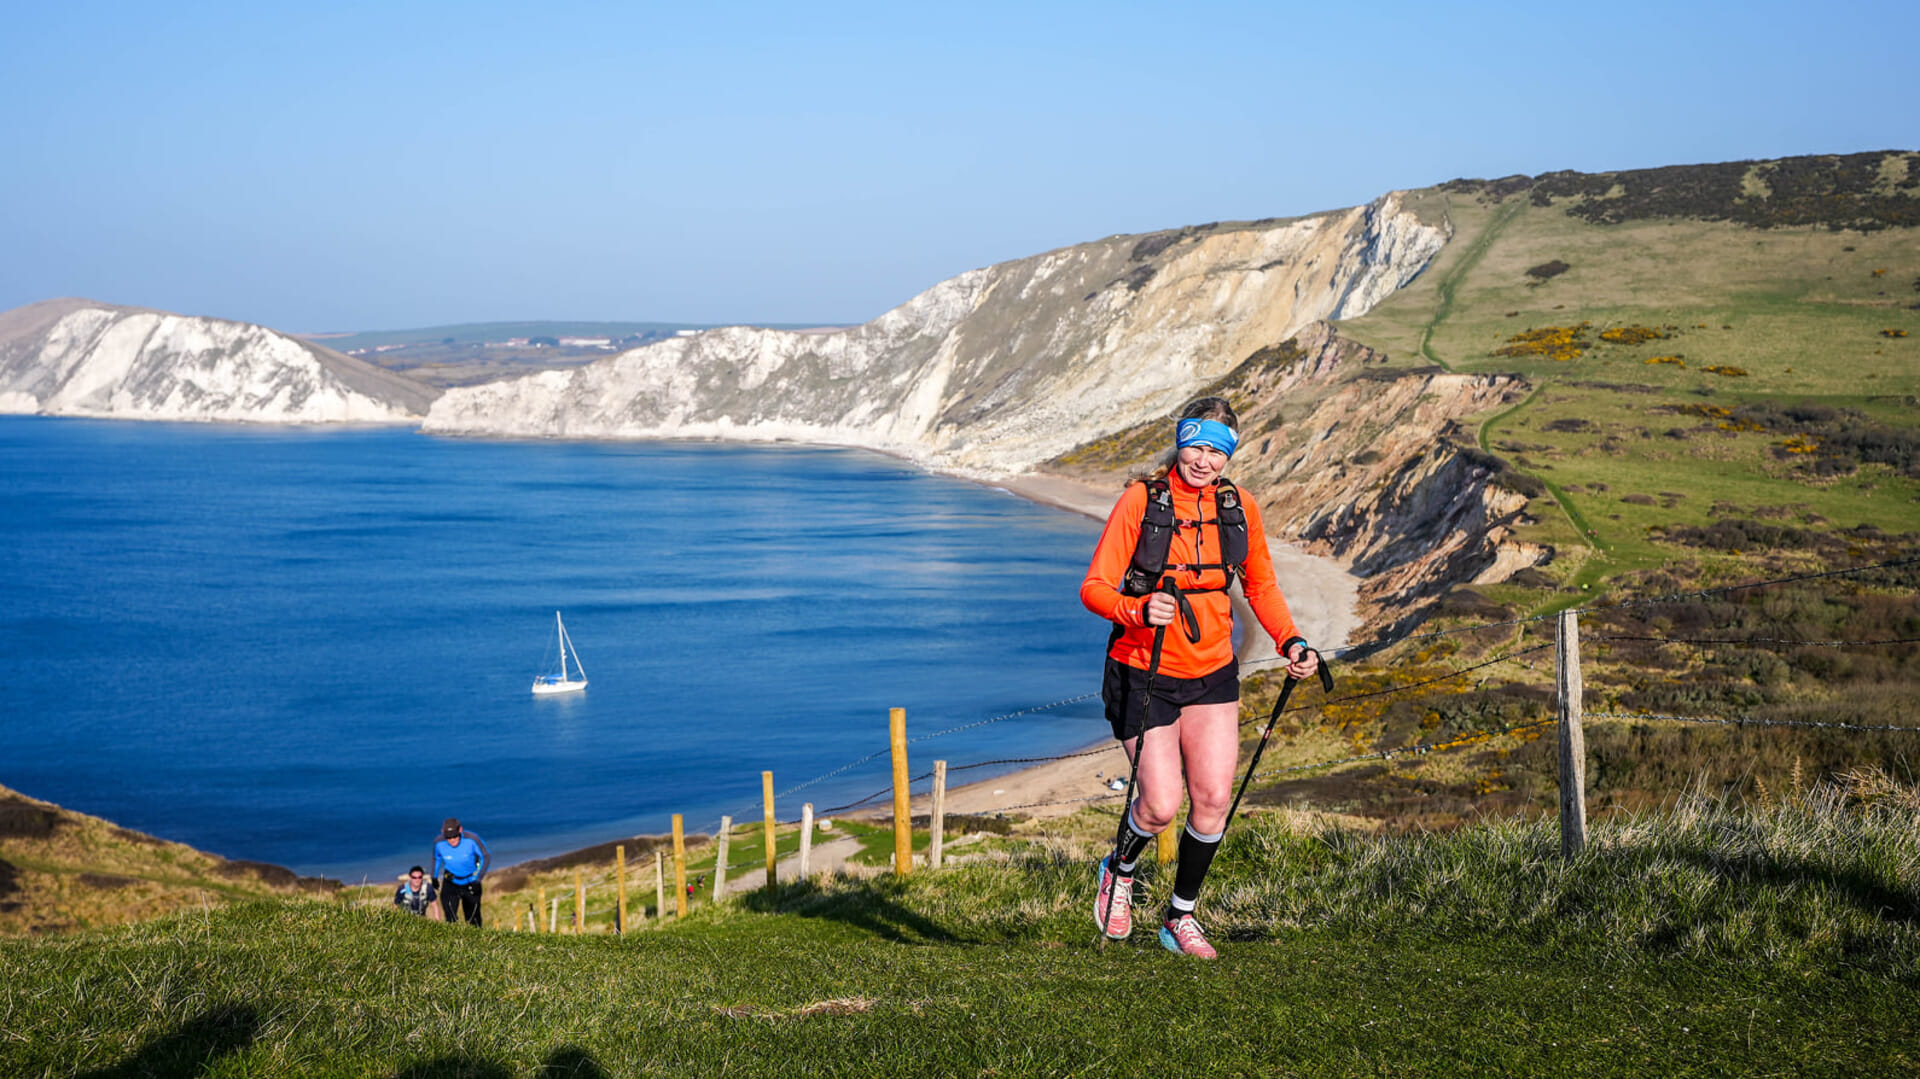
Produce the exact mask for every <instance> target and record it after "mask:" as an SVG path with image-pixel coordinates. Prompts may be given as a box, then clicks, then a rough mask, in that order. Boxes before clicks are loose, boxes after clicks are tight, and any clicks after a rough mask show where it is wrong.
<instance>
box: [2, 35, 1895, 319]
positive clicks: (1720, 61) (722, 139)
mask: <svg viewBox="0 0 1920 1079" xmlns="http://www.w3.org/2000/svg"><path fill="white" fill-rule="evenodd" d="M1175 7H1176V5H1171V4H1168V5H1130V4H1119V3H1105V4H1097V5H1096V4H1084V5H1082V4H1052V5H1014V4H1007V5H1001V4H990V3H989V4H970V5H925V4H889V5H858V4H832V5H818V6H803V5H793V4H780V5H759V4H725V3H712V4H705V5H687V4H679V5H673V6H671V7H665V6H663V7H658V8H656V7H654V6H651V5H646V4H605V5H599V4H568V3H550V4H543V5H520V4H513V5H509V4H489V3H467V4H444V5H441V4H391V5H390V4H364V5H362V4H329V5H313V6H311V7H309V8H306V9H304V10H300V9H295V8H293V7H292V6H291V5H271V4H269V5H258V4H246V5H242V4H190V3H188V4H180V5H163V4H131V3H128V4H114V3H93V4H37V5H31V6H29V5H25V4H19V3H16V4H10V5H8V6H7V8H6V9H4V10H3V11H0V309H5V308H9V307H13V306H17V305H19V304H23V303H29V302H32V301H34V300H40V299H47V298H50V297H54V296H68V295H79V296H88V297H92V298H95V299H99V300H107V301H112V302H116V303H124V304H135V305H140V306H147V307H157V308H162V309H166V310H174V311H181V312H185V313H191V314H206V315H217V316H221V317H226V318H236V319H244V320H247V321H253V322H261V323H265V324H267V325H270V326H274V327H277V328H280V329H285V330H292V331H317V330H336V329H339V330H344V329H380V328H398V327H406V326H421V325H431V324H438V323H449V322H467V321H490V320H506V319H529V318H556V319H660V320H671V321H688V322H820V323H839V322H858V321H863V320H865V319H868V318H871V317H873V316H874V315H877V314H879V313H880V312H881V311H883V310H885V309H887V308H888V307H891V306H893V305H894V304H897V303H899V302H902V301H904V300H905V299H907V298H908V297H909V296H911V295H913V294H914V293H916V292H918V291H920V290H921V289H923V288H925V287H927V286H928V285H931V284H933V283H934V282H936V281H939V280H941V279H943V278H946V277H949V276H952V275H953V274H955V273H959V272H961V271H963V270H966V269H969V268H971V267H975V266H982V265H986V264H989V263H993V262H998V261H1001V260H1004V259H1010V258H1017V257H1020V256H1023V255H1029V254H1033V253H1036V252H1039V251H1044V250H1047V249H1049V248H1053V247H1059V246H1063V245H1066V244H1072V243H1078V242H1081V241H1084V240H1090V239H1096V238H1098V237H1101V236H1106V235H1110V234H1113V233H1119V232H1143V231H1148V230H1152V229H1158V228H1167V227H1171V226H1178V225H1183V224H1192V223H1198V222H1204V221H1213V220H1231V219H1241V218H1258V217H1271V216H1287V215H1295V214H1302V213H1310V212H1312V211H1315V210H1321V209H1328V208H1333V207H1339V206H1348V205H1354V204H1357V203H1361V202H1365V201H1367V200H1369V199H1371V198H1373V197H1375V196H1377V195H1378V194H1380V193H1381V192H1384V191H1387V190H1390V189H1393V188H1400V187H1418V186H1424V185H1427V184H1432V183H1438V182H1440V181H1443V180H1447V179H1450V178H1453V177H1456V176H1500V175H1505V174H1509V173H1514V172H1527V173H1538V172H1543V171H1548V170H1552V169H1563V168H1572V169H1582V170H1601V169H1620V168H1635V167H1643V166H1651V165H1663V164H1676V163H1686V162H1698V161H1721V160H1732V159H1740V158H1753V157H1775V156H1784V155H1790V154H1803V153H1829V152H1850V151H1857V150H1871V149H1889V148H1916V147H1920V90H1916V83H1915V81H1914V78H1913V72H1914V71H1915V70H1917V69H1920V53H1916V50H1917V49H1920V44H1917V43H1920V4H1914V3H1911V2H1910V0H1909V2H1902V3H1894V2H1886V3H1846V2H1840V3H1829V4H1823V5H1806V4H1778V3H1767V2H1761V3H1741V4H1731V3H1728V4H1710V5H1709V4H1698V5H1687V4H1642V3H1635V2H1625V3H1615V4H1611V5H1580V6H1578V9H1577V10H1573V11H1559V10H1554V9H1555V8H1558V7H1561V5H1549V4H1540V3H1530V4H1525V5H1512V6H1506V5H1500V6H1478V7H1475V6H1465V5H1442V4H1433V3H1419V4H1415V3H1399V2H1386V3H1377V4H1374V5H1370V6H1358V5H1337V4H1326V3H1320V4H1313V5H1293V4H1236V3H1212V4H1209V3H1189V4H1182V5H1178V6H1177V10H1174V9H1175Z"/></svg>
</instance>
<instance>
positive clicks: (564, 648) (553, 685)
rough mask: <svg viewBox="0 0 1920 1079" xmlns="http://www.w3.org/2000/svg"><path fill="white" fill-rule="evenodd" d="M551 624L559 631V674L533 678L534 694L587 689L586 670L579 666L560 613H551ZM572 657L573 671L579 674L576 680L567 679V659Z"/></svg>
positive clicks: (576, 654) (578, 659) (575, 691)
mask: <svg viewBox="0 0 1920 1079" xmlns="http://www.w3.org/2000/svg"><path fill="white" fill-rule="evenodd" d="M553 624H554V627H555V628H556V629H558V630H559V631H560V673H559V674H542V675H539V676H537V677H535V678H534V680H533V691H534V692H535V693H577V692H579V691H580V690H583V689H585V688H587V669H586V668H585V667H582V666H580V653H579V652H576V651H574V648H573V640H572V638H570V637H568V636H567V624H566V623H565V622H562V621H560V612H559V611H555V612H553ZM569 655H571V656H572V657H573V669H574V670H576V671H578V672H580V677H579V679H578V680H573V679H570V678H568V677H567V657H568V656H569Z"/></svg>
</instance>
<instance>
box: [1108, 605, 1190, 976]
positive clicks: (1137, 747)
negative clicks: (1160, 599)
mask: <svg viewBox="0 0 1920 1079" xmlns="http://www.w3.org/2000/svg"><path fill="white" fill-rule="evenodd" d="M1154 591H1155V592H1165V593H1167V594H1168V595H1171V596H1173V597H1174V601H1175V602H1176V603H1178V602H1179V599H1180V590H1179V589H1178V588H1176V587H1175V586H1174V583H1173V578H1172V577H1171V576H1168V577H1162V578H1160V585H1159V587H1157V588H1155V589H1154ZM1166 643H1167V627H1166V625H1165V624H1162V625H1158V626H1155V627H1153V657H1152V658H1151V659H1149V660H1148V661H1147V683H1146V691H1145V692H1144V693H1143V694H1141V700H1140V736H1139V737H1138V738H1135V739H1134V741H1133V761H1132V767H1130V768H1129V769H1128V770H1127V793H1126V796H1125V797H1124V798H1123V799H1122V800H1121V802H1120V823H1119V824H1117V825H1115V826H1114V832H1113V852H1112V853H1111V854H1109V855H1107V875H1108V877H1109V879H1111V880H1112V882H1113V883H1112V884H1111V885H1109V886H1108V888H1107V905H1106V907H1105V908H1104V909H1102V910H1101V911H1100V947H1102V948H1105V947H1106V946H1107V941H1109V940H1111V939H1113V938H1111V937H1109V936H1107V919H1109V918H1111V917H1113V893H1114V892H1116V891H1118V890H1119V887H1118V885H1119V883H1120V866H1119V863H1117V862H1115V861H1114V860H1113V856H1114V855H1115V854H1118V853H1120V844H1121V843H1123V842H1125V840H1126V838H1127V818H1128V817H1130V816H1132V815H1133V787H1134V784H1135V783H1136V782H1138V781H1139V779H1140V752H1141V750H1144V749H1145V748H1146V747H1147V721H1148V720H1149V719H1151V718H1152V715H1153V678H1154V675H1156V674H1159V673H1160V650H1161V649H1162V648H1163V647H1164V646H1165V645H1166ZM1121 733H1122V734H1124V733H1126V731H1125V728H1124V727H1123V728H1122V729H1121ZM1120 744H1121V746H1122V747H1123V748H1124V747H1125V746H1126V740H1125V739H1124V738H1123V739H1121V742H1120ZM1129 898H1131V897H1129Z"/></svg>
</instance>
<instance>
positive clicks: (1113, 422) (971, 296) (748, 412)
mask: <svg viewBox="0 0 1920 1079" xmlns="http://www.w3.org/2000/svg"><path fill="white" fill-rule="evenodd" d="M1445 240H1446V233H1445V231H1444V230H1443V228H1442V227H1440V226H1435V225H1431V224H1427V223H1424V222H1422V221H1420V220H1419V219H1418V218H1417V217H1416V216H1415V215H1414V214H1413V213H1412V212H1410V211H1408V210H1407V209H1405V208H1404V207H1403V205H1402V203H1401V200H1400V198H1399V197H1398V196H1397V195H1388V196H1385V197H1383V198H1381V199H1379V200H1377V201H1375V202H1374V203H1373V204H1371V205H1369V206H1365V207H1358V208H1355V209H1351V210H1345V211H1340V212H1337V213H1329V214H1322V215H1318V216H1314V217H1307V218H1300V219H1297V220H1285V221H1281V220H1275V221H1261V222H1252V223H1243V224H1223V225H1206V226H1200V227H1196V228H1187V229H1179V230H1174V231H1169V232H1161V233H1153V234H1150V235H1146V236H1120V237H1111V238H1109V239H1106V240H1101V241H1097V242H1094V243H1088V244H1081V245H1079V246H1076V247H1069V248H1063V249H1061V250H1058V251H1053V252H1049V253H1047V254H1043V255H1036V256H1033V257H1032V258H1026V259H1020V260H1017V261H1014V262H1008V263H1002V264H1000V265H997V266H991V267H987V268H985V269H981V270H973V271H969V272H968V273H964V274H961V275H960V276H958V277H955V278H953V279H951V280H948V281H944V282H941V283H940V284H938V285H936V286H934V287H933V288H931V289H928V290H927V291H926V292H923V293H921V294H920V295H919V296H916V297H914V298H913V299H912V300H910V301H908V302H907V303H905V304H903V305H901V306H900V307H898V308H895V309H894V310H892V311H889V312H887V313H886V314H884V315H882V316H880V317H879V318H877V319H875V320H873V321H872V322H869V323H867V324H866V325H863V326H859V327H856V328H854V329H851V330H844V331H835V332H830V333H793V332H783V331H774V330H756V329H747V328H734V329H725V330H714V331H709V332H707V333H702V334H698V335H695V336H692V337H687V338H680V339H676V340H672V341H666V342H661V343H658V344H654V345H649V346H646V347H644V348H640V349H635V350H633V351H631V352H627V353H624V354H622V355H620V356H617V357H613V358H610V359H607V360H604V361H600V362H598V363H595V364H591V365H588V366H586V367H582V368H577V369H574V370H571V371H547V372H543V373H541V374H537V375H531V376H528V377H526V378H520V379H514V380H509V381H502V382H495V383H490V384H487V385H483V386H474V387H465V388H457V389H452V390H449V391H447V392H446V393H445V394H444V395H442V396H441V397H440V398H439V399H438V400H437V401H435V402H434V405H433V407H432V409H431V410H430V411H429V413H428V416H427V419H426V423H425V425H424V426H425V428H426V429H427V430H429V431H436V432H445V433H458V434H477V435H506V436H514V437H529V436H531V437H563V438H586V437H590V438H649V437H652V438H725V439H744V440H794V441H805V442H823V443H835V444H842V445H853V446H863V447H867V448H871V449H877V450H882V451H885V452H889V453H895V454H899V455H901V456H905V457H908V458H910V459H913V460H916V461H920V462H922V463H925V464H927V465H930V466H933V467H936V468H943V469H948V470H952V471H957V472H962V473H967V474H974V475H996V474H1007V473H1012V472H1018V471H1020V470H1022V469H1025V468H1027V467H1028V466H1030V465H1032V464H1034V463H1035V462H1038V461H1043V460H1046V459H1047V458H1049V457H1052V456H1054V455H1056V454H1059V453H1061V452H1062V451H1065V450H1067V449H1069V448H1070V447H1073V446H1075V445H1077V444H1079V443H1082V442H1085V441H1087V440H1088V439H1090V438H1095V437H1097V436H1099V435H1102V434H1105V433H1107V432H1110V431H1113V430H1115V429H1119V428H1125V427H1128V426H1130V425H1132V424H1134V423H1137V422H1139V421H1140V420H1142V419H1144V418H1146V417H1149V416H1155V415H1159V414H1161V413H1164V412H1165V411H1166V410H1167V409H1169V408H1171V407H1173V406H1174V405H1176V404H1177V403H1178V402H1179V401H1180V400H1182V399H1184V398H1185V397H1186V396H1188V395H1189V394H1191V393H1192V391H1193V388H1194V387H1195V386H1197V385H1201V384H1204V383H1206V382H1208V381H1211V380H1213V379H1216V378H1218V377H1220V376H1221V375H1224V374H1225V373H1226V372H1227V371H1229V370H1230V369H1231V368H1232V367H1233V366H1234V365H1235V364H1236V363H1237V362H1238V361H1239V359H1240V358H1242V357H1244V356H1246V355H1247V354H1248V353H1250V352H1252V351H1254V350H1255V349H1257V348H1258V347H1260V346H1261V345H1263V344H1266V343H1268V342H1272V341H1279V340H1285V339H1287V338H1289V337H1291V336H1292V335H1293V334H1295V333H1296V332H1298V331H1299V330H1300V329H1302V328H1303V327H1306V326H1308V325H1310V324H1311V323H1313V322H1314V321H1315V320H1318V319H1326V318H1343V317H1351V316H1354V315H1357V314H1360V313H1362V312H1364V311H1365V310H1367V309H1368V308H1369V307H1371V306H1372V305H1373V304H1374V303H1376V302H1378V300H1379V299H1380V298H1382V297H1384V296H1386V295H1388V294H1390V293H1391V292H1393V291H1394V290H1395V289H1398V288H1400V287H1401V286H1403V285H1404V284H1405V283H1406V282H1408V281H1409V280H1411V279H1412V278H1413V277H1414V276H1415V275H1416V274H1418V273H1419V272H1420V271H1421V270H1422V269H1423V268H1425V266H1426V265H1427V263H1428V262H1429V261H1430V260H1431V259H1432V257H1433V255H1434V254H1435V253H1436V252H1437V251H1438V250H1439V249H1440V247H1441V245H1442V244H1443V243H1444V242H1445Z"/></svg>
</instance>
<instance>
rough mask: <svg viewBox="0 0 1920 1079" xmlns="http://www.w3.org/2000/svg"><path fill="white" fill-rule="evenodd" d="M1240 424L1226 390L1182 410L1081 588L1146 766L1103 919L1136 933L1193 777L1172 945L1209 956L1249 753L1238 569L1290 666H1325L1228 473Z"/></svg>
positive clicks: (1111, 520) (1167, 925)
mask: <svg viewBox="0 0 1920 1079" xmlns="http://www.w3.org/2000/svg"><path fill="white" fill-rule="evenodd" d="M1238 426H1239V419H1238V417H1236V416H1235V415H1234V412H1233V407H1232V406H1231V405H1229V404H1227V402H1226V401H1224V400H1222V399H1220V398H1218V397H1203V398H1201V399H1200V400H1198V401H1195V402H1193V403H1192V404H1190V405H1188V406H1187V407H1186V408H1185V409H1183V410H1182V411H1181V413H1180V420H1179V422H1178V424H1177V425H1176V428H1175V447H1174V450H1173V451H1172V452H1171V453H1169V454H1168V455H1167V458H1166V459H1165V460H1164V461H1163V462H1162V463H1161V464H1160V466H1159V467H1158V468H1157V469H1155V470H1154V471H1153V472H1152V473H1151V474H1149V475H1148V476H1147V477H1146V478H1145V480H1144V481H1138V480H1136V481H1135V482H1133V483H1131V484H1129V485H1128V487H1127V490H1126V493H1124V494H1122V495H1121V496H1120V502H1119V504H1118V505H1116V506H1114V508H1113V512H1112V513H1111V514H1110V515H1108V517H1107V527H1106V531H1104V532H1102V533H1101V535H1100V545H1099V546H1098V547H1096V548H1095V549H1094V552H1093V563H1092V565H1090V566H1089V567H1088V568H1087V577H1086V580H1085V581H1083V582H1082V583H1081V585H1080V601H1081V602H1082V603H1085V604H1086V605H1087V609H1088V610H1090V611H1092V612H1093V613H1095V614H1097V615H1099V616H1101V617H1102V618H1105V619H1107V620H1108V621H1111V622H1113V623H1114V624H1115V625H1114V631H1113V637H1112V639H1111V642H1110V645H1109V647H1108V649H1107V665H1106V675H1105V677H1104V679H1103V680H1102V683H1101V696H1102V697H1103V698H1104V699H1105V701H1106V706H1107V722H1108V723H1110V724H1112V726H1113V736H1114V737H1115V738H1118V739H1119V740H1120V742H1121V744H1122V745H1123V746H1124V747H1125V748H1126V751H1127V754H1128V756H1129V758H1131V759H1133V760H1134V761H1135V764H1136V767H1137V769H1138V772H1139V787H1138V791H1139V793H1138V795H1137V796H1136V797H1135V799H1134V801H1133V803H1132V804H1131V805H1130V806H1128V807H1127V809H1126V811H1125V816H1124V824H1123V826H1122V827H1121V828H1120V830H1119V842H1118V844H1117V846H1116V847H1115V849H1114V851H1113V853H1112V854H1110V855H1109V856H1108V857H1106V858H1103V859H1101V861H1100V885H1099V889H1098V892H1097V895H1096V897H1095V900H1094V914H1093V916H1094V922H1095V924H1096V925H1099V926H1100V928H1101V931H1102V932H1103V933H1105V934H1106V935H1107V937H1108V938H1109V939H1112V940H1122V939H1125V937H1126V936H1127V935H1128V933H1130V932H1132V929H1133V872H1134V868H1135V866H1137V865H1138V864H1139V861H1140V855H1141V853H1142V852H1143V851H1145V850H1146V847H1147V842H1148V841H1149V840H1151V839H1152V838H1153V837H1154V836H1156V835H1158V834H1159V833H1160V832H1161V831H1162V830H1163V829H1165V828H1166V827H1167V826H1168V825H1170V824H1171V823H1173V818H1174V814H1175V813H1177V812H1178V811H1179V809H1180V796H1181V787H1182V780H1183V778H1184V781H1185V787H1186V794H1187V797H1188V798H1189V800H1190V801H1191V802H1192V807H1191V808H1190V809H1189V810H1188V812H1187V827H1186V831H1185V832H1183V833H1182V834H1181V836H1180V856H1179V859H1180V860H1179V868H1178V869H1177V870H1176V871H1175V873H1174V878H1173V896H1172V898H1171V900H1170V901H1169V903H1168V906H1167V911H1166V916H1165V918H1164V919H1163V924H1162V926H1161V929H1160V943H1161V944H1163V945H1165V946H1166V948H1167V949H1168V950H1170V951H1174V952H1179V953H1181V954H1183V955H1193V956H1199V957H1201V958H1204V959H1212V958H1214V957H1215V955H1216V954H1217V953H1215V951H1214V950H1213V946H1212V945H1210V944H1208V943H1207V938H1206V935H1205V934H1203V933H1202V932H1201V931H1200V924H1199V923H1198V922H1196V921H1194V918H1193V908H1194V902H1195V900H1196V899H1198V898H1199V895H1200V883H1201V882H1202V881H1203V880H1205V879H1206V875H1207V869H1208V867H1209V866H1211V865H1212V864H1213V854H1214V851H1216V850H1217V849H1219V846H1220V837H1221V835H1222V829H1223V828H1224V827H1225V823H1226V816H1227V808H1228V805H1229V803H1231V801H1232V799H1233V780H1234V772H1235V770H1236V768H1237V766H1238V763H1239V754H1240V670H1239V664H1238V663H1237V661H1236V660H1235V659H1234V655H1233V608H1232V604H1231V601H1230V600H1229V599H1228V596H1227V586H1228V585H1229V584H1231V583H1232V582H1233V579H1234V578H1235V577H1238V578H1239V579H1240V582H1241V587H1242V590H1243V592H1244V593H1245V595H1246V598H1247V603H1248V605H1249V606H1251V607H1252V608H1253V613H1254V616H1255V617H1256V618H1258V619H1259V620H1260V624H1261V625H1262V626H1263V627H1265V628H1266V630H1267V632H1268V633H1270V634H1272V635H1273V639H1274V640H1275V641H1278V642H1279V643H1280V652H1281V654H1282V655H1284V656H1286V657H1287V660H1288V663H1287V668H1286V669H1287V673H1288V674H1289V675H1291V676H1293V677H1294V678H1301V679H1304V678H1308V677H1311V676H1312V675H1313V673H1314V671H1315V670H1316V669H1318V666H1319V657H1318V656H1316V655H1315V654H1314V653H1313V652H1312V651H1310V650H1309V649H1308V648H1307V645H1306V641H1305V640H1304V639H1302V638H1301V636H1300V634H1299V632H1298V631H1297V630H1296V629H1295V628H1294V624H1293V616H1292V615H1291V614H1290V613H1289V612H1288V611H1287V601H1286V600H1285V598H1283V597H1282V596H1281V595H1280V586H1279V584H1278V583H1277V582H1276V581H1275V580H1274V576H1273V560H1272V558H1271V557H1270V556H1269V555H1268V553H1267V538H1266V532H1265V530H1264V529H1263V528H1262V527H1261V524H1260V508H1259V507H1258V506H1257V505H1256V504H1255V503H1254V502H1253V500H1252V499H1242V497H1241V496H1240V492H1239V490H1238V489H1237V488H1235V487H1234V486H1233V484H1232V483H1229V482H1227V481H1225V480H1223V479H1222V478H1221V476H1220V472H1221V470H1222V469H1223V468H1225V467H1226V464H1227V459H1228V458H1229V457H1232V456H1233V450H1234V447H1235V445H1236V444H1237V443H1238V441H1239V437H1238V435H1237V434H1236V433H1235V428H1236V427H1238ZM1162 627H1164V628H1162ZM1156 636H1159V637H1161V638H1163V642H1162V648H1161V649H1156V647H1155V638H1156ZM1156 653H1157V655H1156ZM1156 658H1157V659H1158V666H1157V667H1156V666H1155V660H1156ZM1109 893H1111V894H1109Z"/></svg>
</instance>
